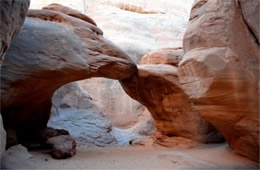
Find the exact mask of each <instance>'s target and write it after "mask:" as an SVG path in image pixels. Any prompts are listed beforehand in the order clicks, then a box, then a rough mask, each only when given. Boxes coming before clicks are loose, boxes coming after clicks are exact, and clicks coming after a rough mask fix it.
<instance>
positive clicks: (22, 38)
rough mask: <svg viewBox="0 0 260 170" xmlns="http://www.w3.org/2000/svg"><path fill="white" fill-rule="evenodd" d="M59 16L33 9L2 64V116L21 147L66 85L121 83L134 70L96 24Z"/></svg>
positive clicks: (43, 123) (39, 126)
mask: <svg viewBox="0 0 260 170" xmlns="http://www.w3.org/2000/svg"><path fill="white" fill-rule="evenodd" d="M58 11H59V10H58ZM58 11H55V9H51V10H31V11H30V12H29V13H28V17H27V19H26V20H25V23H24V25H23V27H22V29H21V31H20V33H19V34H18V36H17V37H16V38H15V39H14V41H13V42H12V45H11V47H10V49H9V51H8V53H7V54H6V58H5V61H4V63H3V67H2V70H1V85H2V86H1V107H2V108H1V112H2V115H3V119H4V122H5V127H6V128H8V129H14V130H15V131H16V132H17V135H18V138H20V140H19V141H20V142H22V141H23V140H29V139H31V137H34V135H33V134H35V133H37V132H38V131H39V130H41V129H43V128H45V127H46V125H47V122H48V120H49V117H50V110H51V106H52V103H51V98H52V95H53V93H54V92H55V91H56V90H57V89H58V88H59V87H61V86H62V85H64V84H67V83H69V82H72V81H77V80H81V79H87V78H90V77H106V78H111V79H118V80H120V79H123V78H126V77H129V76H130V75H131V74H133V73H134V72H135V71H136V66H135V64H134V63H133V62H132V60H131V59H130V58H129V57H128V55H127V54H125V53H124V52H123V51H122V50H120V49H119V48H118V47H117V46H115V45H114V44H113V43H112V42H110V41H108V40H107V39H105V38H104V37H103V36H102V34H103V32H102V31H101V30H100V29H99V28H98V27H97V26H95V25H93V23H92V22H86V20H83V19H82V17H80V18H77V16H76V17H74V16H70V15H67V14H64V13H62V12H58Z"/></svg>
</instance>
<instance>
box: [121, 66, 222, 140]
mask: <svg viewBox="0 0 260 170" xmlns="http://www.w3.org/2000/svg"><path fill="white" fill-rule="evenodd" d="M121 84H122V86H123V88H124V90H125V91H126V92H127V94H129V95H130V96H131V97H132V98H133V99H136V100H137V101H139V102H140V103H142V104H143V105H145V106H146V107H147V109H148V110H149V111H150V112H151V114H152V116H153V118H154V120H155V125H156V128H157V129H158V130H159V131H160V132H161V133H162V134H164V135H169V136H173V135H177V136H182V137H186V138H189V139H193V140H195V141H199V142H203V143H212V142H220V141H222V137H221V136H220V135H219V134H218V132H217V131H216V130H215V128H214V127H213V126H212V125H211V124H210V123H208V122H206V121H205V120H203V119H202V118H201V117H200V116H199V114H198V112H197V111H196V110H195V109H194V108H193V103H192V102H191V101H190V100H189V99H188V96H187V95H186V94H185V93H184V91H183V90H182V88H181V86H180V83H179V79H178V76H177V68H176V67H174V66H170V65H165V64H156V65H152V64H150V65H139V66H138V72H137V73H135V74H134V75H132V76H131V77H130V78H127V79H124V80H121Z"/></svg>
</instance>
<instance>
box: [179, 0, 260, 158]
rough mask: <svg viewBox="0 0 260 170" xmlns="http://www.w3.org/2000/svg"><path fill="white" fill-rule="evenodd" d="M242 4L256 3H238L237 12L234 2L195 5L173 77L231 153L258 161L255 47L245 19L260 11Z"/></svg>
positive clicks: (257, 70) (256, 63)
mask: <svg viewBox="0 0 260 170" xmlns="http://www.w3.org/2000/svg"><path fill="white" fill-rule="evenodd" d="M244 3H247V4H248V5H250V4H252V3H253V4H254V3H256V4H255V5H254V6H258V5H259V1H257V2H256V1H243V3H242V10H241V6H240V3H239V2H238V1H218V0H208V1H207V0H200V1H197V3H195V4H194V6H193V8H192V12H191V17H190V22H189V26H188V29H187V31H186V33H185V36H184V42H183V44H184V52H185V55H184V57H183V58H184V59H183V60H182V61H181V63H180V64H179V72H178V76H179V79H180V82H181V86H182V88H183V90H184V91H185V93H186V94H187V95H188V97H189V99H190V100H191V101H192V102H193V103H194V108H195V109H196V110H197V111H198V113H199V114H200V116H201V117H202V118H203V119H205V120H207V121H208V122H210V123H211V124H212V125H213V126H214V127H216V129H217V130H218V131H219V132H220V133H221V134H222V135H223V136H224V137H225V139H226V140H227V142H228V143H229V146H230V147H231V148H232V149H233V150H234V151H235V152H236V153H238V154H240V155H243V156H246V157H248V158H250V159H252V160H255V161H259V46H258V44H257V42H256V39H255V36H254V34H253V32H251V31H250V28H249V27H248V26H250V27H251V24H250V22H249V21H248V22H249V23H248V25H247V23H246V22H247V19H249V18H248V16H247V13H248V12H249V13H251V14H252V15H253V16H254V17H257V16H255V15H258V16H259V14H253V11H245V8H244V7H243V5H244ZM244 14H246V16H244ZM251 14H250V15H251ZM244 19H246V20H244ZM253 19H254V18H253ZM252 30H254V29H253V28H252Z"/></svg>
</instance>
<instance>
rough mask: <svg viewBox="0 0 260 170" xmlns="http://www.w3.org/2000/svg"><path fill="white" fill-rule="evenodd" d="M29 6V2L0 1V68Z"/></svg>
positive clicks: (27, 0)
mask: <svg viewBox="0 0 260 170" xmlns="http://www.w3.org/2000/svg"><path fill="white" fill-rule="evenodd" d="M29 4H30V0H13V1H9V0H1V1H0V16H1V29H0V43H1V44H0V66H1V65H2V62H3V61H2V60H3V59H2V58H3V57H4V55H5V53H6V52H7V50H8V48H9V46H10V44H11V41H12V39H13V38H14V37H15V36H16V35H17V33H18V32H19V30H20V28H21V26H22V25H23V22H24V19H25V17H26V13H27V10H28V8H29Z"/></svg>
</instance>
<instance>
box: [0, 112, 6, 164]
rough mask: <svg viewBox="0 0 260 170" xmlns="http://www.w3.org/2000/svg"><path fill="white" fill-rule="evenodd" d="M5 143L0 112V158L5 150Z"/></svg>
mask: <svg viewBox="0 0 260 170" xmlns="http://www.w3.org/2000/svg"><path fill="white" fill-rule="evenodd" d="M5 144H6V133H5V129H4V127H3V120H2V115H1V114H0V159H1V158H2V155H3V153H4V151H5ZM0 168H1V165H0Z"/></svg>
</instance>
